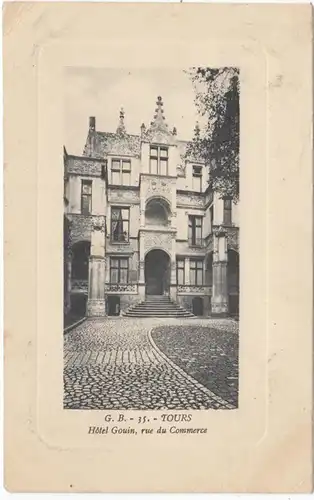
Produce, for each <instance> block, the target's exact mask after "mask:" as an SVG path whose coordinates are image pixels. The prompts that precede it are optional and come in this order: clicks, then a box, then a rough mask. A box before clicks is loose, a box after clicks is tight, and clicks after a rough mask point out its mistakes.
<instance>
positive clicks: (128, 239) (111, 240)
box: [110, 205, 130, 244]
mask: <svg viewBox="0 0 314 500" xmlns="http://www.w3.org/2000/svg"><path fill="white" fill-rule="evenodd" d="M114 210H121V211H123V210H127V212H128V218H127V219H124V218H123V212H122V219H121V220H120V222H122V229H123V225H124V223H125V222H127V223H128V230H127V237H126V239H125V240H119V239H118V240H115V239H114V237H113V235H114V230H113V229H112V223H113V222H115V221H117V220H119V219H112V213H113V211H114ZM122 234H123V233H122ZM129 241H130V207H124V206H120V205H114V206H111V207H110V242H111V243H120V244H121V243H129Z"/></svg>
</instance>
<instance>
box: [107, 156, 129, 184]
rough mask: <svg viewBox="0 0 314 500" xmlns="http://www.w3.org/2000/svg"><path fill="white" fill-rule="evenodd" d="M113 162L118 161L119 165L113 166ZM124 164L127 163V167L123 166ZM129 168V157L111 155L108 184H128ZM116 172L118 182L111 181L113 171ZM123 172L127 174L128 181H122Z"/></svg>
mask: <svg viewBox="0 0 314 500" xmlns="http://www.w3.org/2000/svg"><path fill="white" fill-rule="evenodd" d="M114 163H119V167H115V168H114ZM124 164H128V166H129V167H128V168H125V166H124ZM131 168H132V162H131V159H130V158H117V157H112V158H111V168H110V184H112V185H113V186H130V185H131ZM114 172H115V173H118V174H119V184H117V183H116V182H113V173H114ZM123 174H128V182H127V183H125V182H123V179H124V175H123Z"/></svg>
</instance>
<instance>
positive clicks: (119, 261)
mask: <svg viewBox="0 0 314 500" xmlns="http://www.w3.org/2000/svg"><path fill="white" fill-rule="evenodd" d="M129 260H130V259H129V257H120V256H117V255H115V256H113V255H112V256H110V276H109V279H110V284H111V285H125V284H128V283H129V272H130V265H129ZM113 261H117V263H118V264H117V266H114V265H113ZM122 262H126V267H122V266H121V263H122ZM121 269H122V270H126V277H127V279H126V281H121ZM112 270H117V281H112Z"/></svg>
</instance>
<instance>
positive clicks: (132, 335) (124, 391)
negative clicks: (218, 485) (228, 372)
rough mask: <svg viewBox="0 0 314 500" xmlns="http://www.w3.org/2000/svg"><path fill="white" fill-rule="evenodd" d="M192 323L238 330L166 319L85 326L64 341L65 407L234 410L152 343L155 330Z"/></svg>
mask: <svg viewBox="0 0 314 500" xmlns="http://www.w3.org/2000/svg"><path fill="white" fill-rule="evenodd" d="M189 322H191V323H190V324H191V325H194V326H195V325H196V324H200V325H201V324H204V325H208V326H209V324H211V325H213V326H215V327H216V328H221V329H225V328H226V327H227V328H228V330H230V333H231V334H232V332H233V331H234V332H236V331H237V328H238V325H237V323H236V322H232V321H230V320H208V319H207V320H204V319H192V320H186V319H185V320H179V319H167V320H165V319H160V318H154V319H151V318H150V319H138V320H135V319H133V318H132V319H129V318H114V319H107V318H104V319H91V320H87V321H85V322H84V323H82V324H81V325H79V326H78V327H77V328H75V329H74V330H72V331H71V332H69V333H68V334H66V335H65V340H64V408H66V409H98V410H102V409H115V410H124V409H125V410H126V409H133V410H140V409H142V410H148V409H154V410H164V409H176V410H180V409H181V410H182V409H185V410H187V409H209V408H213V409H221V408H233V406H232V405H230V404H228V403H227V402H226V401H224V400H222V399H221V398H220V397H219V396H217V395H215V394H214V393H212V392H211V391H209V390H208V389H207V388H205V387H204V386H202V385H201V384H199V383H198V382H196V381H195V380H194V379H193V378H192V377H190V376H189V375H187V374H185V372H183V371H182V370H181V369H180V368H178V367H177V366H176V365H174V364H173V363H172V362H171V361H170V360H169V359H168V358H167V357H166V356H164V355H163V353H161V352H160V351H159V350H158V349H157V348H156V347H155V346H154V344H152V342H151V340H150V336H149V331H150V329H151V328H152V327H153V326H159V325H168V324H169V325H171V324H172V325H180V324H183V323H184V325H187V324H189ZM209 322H210V323H209Z"/></svg>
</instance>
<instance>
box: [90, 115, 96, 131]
mask: <svg viewBox="0 0 314 500" xmlns="http://www.w3.org/2000/svg"><path fill="white" fill-rule="evenodd" d="M95 129H96V118H95V116H90V117H89V130H95Z"/></svg>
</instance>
